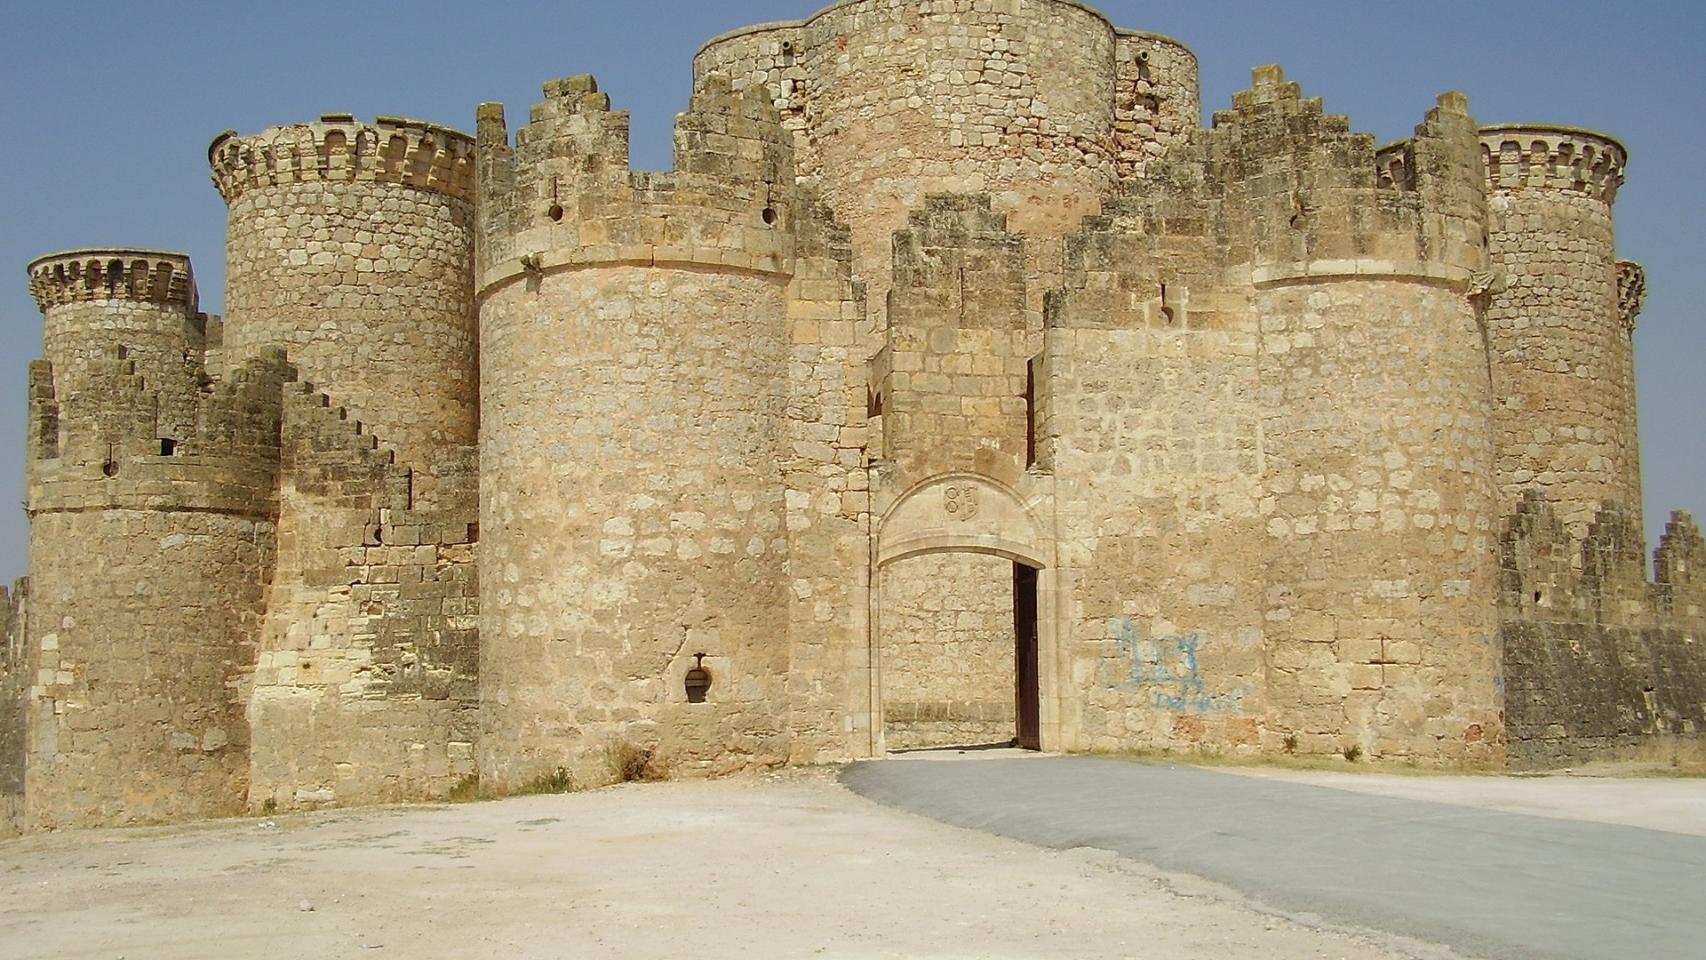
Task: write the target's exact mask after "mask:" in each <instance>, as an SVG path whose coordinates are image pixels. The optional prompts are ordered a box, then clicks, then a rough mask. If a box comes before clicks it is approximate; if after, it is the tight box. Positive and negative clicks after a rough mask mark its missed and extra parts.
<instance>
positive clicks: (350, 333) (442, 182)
mask: <svg viewBox="0 0 1706 960" xmlns="http://www.w3.org/2000/svg"><path fill="white" fill-rule="evenodd" d="M208 156H209V160H210V161H211V163H212V167H213V178H214V183H215V184H216V185H217V186H218V187H219V190H220V194H221V195H222V196H223V197H224V198H225V201H226V203H227V205H228V207H229V219H228V226H227V237H226V295H225V309H226V313H225V317H224V331H223V349H224V352H225V354H226V355H227V356H228V357H229V358H230V360H231V361H233V362H240V361H241V360H242V359H244V358H246V357H249V356H253V355H254V354H255V353H256V352H257V351H259V350H262V349H265V348H268V347H283V348H284V349H285V350H286V352H287V353H288V355H289V358H290V361H291V362H292V363H293V364H295V365H296V367H297V369H298V370H299V371H300V375H301V377H302V378H303V379H304V380H306V381H308V382H311V383H314V384H317V385H319V387H320V388H321V389H322V390H325V391H327V392H329V393H332V394H334V395H335V396H336V397H337V400H338V402H339V403H340V404H343V405H345V406H347V407H348V408H349V410H350V411H351V413H352V414H353V415H354V416H355V417H356V418H357V419H359V420H361V421H362V422H364V423H367V424H369V425H370V426H371V427H372V428H373V430H374V432H375V433H376V434H377V435H379V436H380V437H383V438H384V440H385V442H386V443H388V444H391V445H392V448H393V449H394V450H395V451H396V453H397V456H398V460H399V463H400V464H401V465H403V466H404V467H406V468H409V469H411V470H413V471H414V474H415V475H414V477H413V480H412V484H413V488H414V489H413V497H414V499H415V502H416V504H417V505H418V506H420V507H423V508H428V509H468V508H470V507H471V505H472V503H473V498H474V490H473V487H472V478H473V473H472V471H471V469H470V465H471V462H472V458H473V454H472V444H473V443H474V438H475V431H476V429H477V426H478V422H479V405H478V391H479V385H478V381H477V380H476V370H475V367H476V360H475V355H474V351H475V345H474V340H475V333H474V308H473V255H474V233H473V231H474V170H473V143H472V142H471V139H470V138H469V137H467V136H466V135H464V134H460V133H457V132H455V131H452V130H446V129H443V128H440V127H435V126H432V125H430V124H422V123H420V122H418V121H408V120H401V119H398V118H380V119H379V120H378V121H376V122H375V123H373V124H362V123H356V122H355V121H353V120H352V119H351V118H349V117H347V116H340V115H332V116H327V117H323V118H321V121H320V122H318V123H312V124H297V125H294V126H288V127H275V128H272V129H270V130H266V131H263V132H262V133H259V134H256V135H254V136H251V137H237V136H235V135H234V134H225V135H222V136H220V137H219V138H218V139H216V140H215V141H214V142H213V144H212V146H211V147H209V150H208Z"/></svg>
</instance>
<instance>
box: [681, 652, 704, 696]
mask: <svg viewBox="0 0 1706 960" xmlns="http://www.w3.org/2000/svg"><path fill="white" fill-rule="evenodd" d="M693 659H694V664H693V666H691V667H689V668H688V669H687V675H686V676H685V677H683V678H682V681H681V682H682V687H683V689H684V690H685V692H686V693H687V702H688V703H704V702H705V697H706V696H707V695H708V694H709V693H710V692H711V671H709V670H707V669H705V655H704V654H702V653H696V654H694V655H693Z"/></svg>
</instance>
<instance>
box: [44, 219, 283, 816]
mask: <svg viewBox="0 0 1706 960" xmlns="http://www.w3.org/2000/svg"><path fill="white" fill-rule="evenodd" d="M30 285H31V290H32V292H33V293H34V294H35V296H36V300H37V302H38V304H40V306H41V308H42V312H43V319H44V323H45V327H46V337H45V340H46V344H47V354H48V360H47V361H44V362H38V363H37V365H36V366H35V367H33V368H32V370H31V384H30V387H31V389H30V405H31V410H30V420H31V427H32V429H31V433H32V441H33V442H32V443H31V444H30V449H29V459H28V461H27V473H28V481H29V483H28V498H27V501H26V508H27V510H28V512H29V515H30V577H31V587H32V596H31V601H32V611H31V617H32V620H31V623H32V630H31V636H30V637H29V648H28V651H27V656H28V658H29V667H30V675H31V676H32V677H33V678H35V679H34V680H33V685H32V687H31V689H30V695H29V696H30V703H29V704H28V719H27V730H28V732H27V758H26V774H25V776H26V791H25V793H26V801H25V802H26V805H27V806H26V818H27V819H28V821H29V822H30V823H31V825H32V826H34V827H38V828H45V827H60V826H105V825H114V824H127V823H150V822H163V821H171V820H183V819H193V818H198V817H210V816H226V815H230V814H234V813H237V812H240V811H241V810H242V807H243V802H244V799H245V796H246V793H247V783H248V776H247V774H248V755H247V743H248V727H247V723H246V720H245V718H244V712H243V704H242V699H241V697H240V696H239V695H238V692H237V690H238V686H239V685H240V683H241V678H242V676H243V675H244V672H245V670H246V669H247V667H248V664H249V662H250V660H251V658H252V654H253V645H254V637H255V630H256V629H257V627H258V624H259V622H260V605H261V591H262V585H263V584H264V583H265V582H266V580H267V577H268V570H269V568H270V563H271V559H270V558H271V555H272V550H273V546H272V538H273V534H272V530H273V524H272V520H271V516H272V514H273V511H274V504H273V502H272V496H273V494H272V490H273V482H274V475H275V472H276V466H277V446H276V443H277V441H276V437H277V429H278V417H279V398H280V396H281V389H282V383H283V379H282V378H283V376H284V367H283V363H282V359H281V358H278V357H273V358H263V359H260V360H257V361H254V362H252V363H250V364H248V365H247V366H245V367H244V368H242V369H240V370H237V371H234V372H233V373H232V374H231V376H229V377H227V378H226V380H225V381H224V382H222V383H220V384H218V385H217V386H216V387H214V388H213V389H212V390H211V391H208V390H204V389H203V388H202V386H201V383H200V382H199V379H200V378H197V377H195V376H194V373H195V371H198V370H199V369H200V367H199V363H198V362H196V361H197V359H198V358H195V357H193V356H192V357H190V360H189V362H188V363H186V360H185V355H184V354H185V351H186V350H189V349H191V348H192V347H193V346H194V337H193V330H194V328H193V322H192V318H193V317H194V305H195V296H196V293H195V285H194V283H193V281H192V280H191V279H190V272H189V262H188V261H187V260H186V259H184V258H183V257H182V256H180V255H177V254H157V253H147V252H143V251H110V250H98V251H78V252H75V253H68V254H57V255H55V256H53V257H49V258H44V259H42V260H38V261H36V262H35V263H34V264H32V265H31V270H30ZM163 369H164V370H165V371H166V373H167V374H168V375H162V373H161V371H162V370H163ZM173 371H187V372H186V373H184V375H183V376H181V377H179V376H175V375H172V374H173Z"/></svg>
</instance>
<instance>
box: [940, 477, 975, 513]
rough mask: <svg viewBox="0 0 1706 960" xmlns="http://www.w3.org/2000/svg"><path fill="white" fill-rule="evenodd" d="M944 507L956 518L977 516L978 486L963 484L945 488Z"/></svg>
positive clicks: (943, 494)
mask: <svg viewBox="0 0 1706 960" xmlns="http://www.w3.org/2000/svg"><path fill="white" fill-rule="evenodd" d="M942 507H943V509H945V510H947V511H948V516H950V517H952V518H954V519H955V520H970V519H971V518H972V517H975V516H977V488H976V487H973V486H968V485H961V484H954V485H951V486H948V487H946V488H944V489H943V490H942Z"/></svg>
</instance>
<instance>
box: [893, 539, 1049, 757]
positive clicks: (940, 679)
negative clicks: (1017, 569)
mask: <svg viewBox="0 0 1706 960" xmlns="http://www.w3.org/2000/svg"><path fill="white" fill-rule="evenodd" d="M882 616H883V623H882V639H883V649H882V651H881V653H880V654H879V659H880V662H881V664H882V684H883V724H884V726H885V728H886V729H885V731H884V733H885V742H886V743H887V745H888V748H889V749H890V750H907V749H912V748H917V747H943V746H956V745H969V744H985V743H1006V742H1008V741H1010V740H1012V739H1013V738H1014V736H1015V733H1016V727H1015V726H1014V722H1015V721H1014V716H1015V714H1014V709H1015V705H1016V699H1015V686H1014V667H1015V662H1016V661H1015V657H1014V649H1015V648H1014V624H1013V562H1012V561H1011V560H1008V559H1006V558H1004V557H995V556H988V555H983V554H973V553H941V554H926V555H924V556H920V557H912V558H909V559H905V560H901V561H899V562H896V563H892V564H890V565H889V566H887V567H885V568H884V569H883V583H882Z"/></svg>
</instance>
